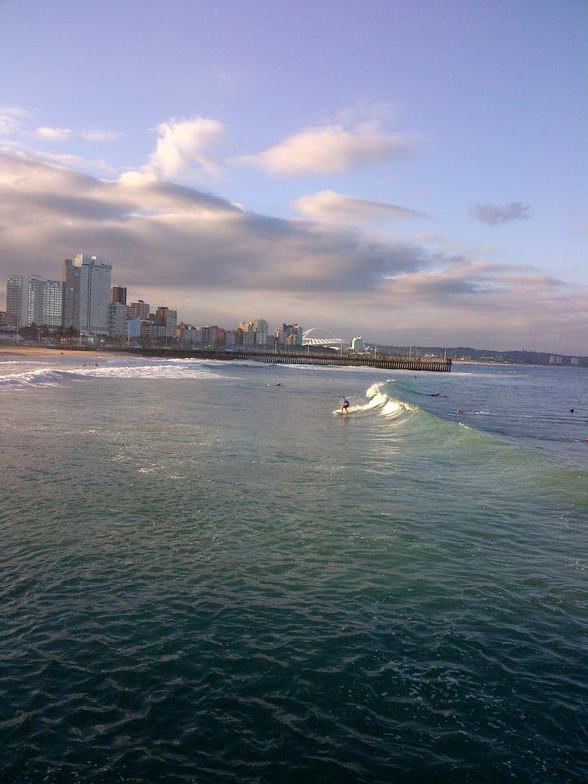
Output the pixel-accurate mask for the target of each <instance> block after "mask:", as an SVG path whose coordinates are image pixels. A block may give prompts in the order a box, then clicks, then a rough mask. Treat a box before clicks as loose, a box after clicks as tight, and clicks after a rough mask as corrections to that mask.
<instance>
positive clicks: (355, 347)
mask: <svg viewBox="0 0 588 784" xmlns="http://www.w3.org/2000/svg"><path fill="white" fill-rule="evenodd" d="M351 350H352V351H358V352H362V351H364V350H365V347H364V344H363V338H362V337H358V338H353V339H352V340H351Z"/></svg>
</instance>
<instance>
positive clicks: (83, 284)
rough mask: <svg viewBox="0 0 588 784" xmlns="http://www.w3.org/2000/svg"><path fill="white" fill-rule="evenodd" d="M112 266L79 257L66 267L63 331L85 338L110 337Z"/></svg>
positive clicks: (93, 259) (66, 261)
mask: <svg viewBox="0 0 588 784" xmlns="http://www.w3.org/2000/svg"><path fill="white" fill-rule="evenodd" d="M111 275H112V264H109V263H108V262H106V261H103V260H102V259H100V258H99V257H98V256H89V255H88V254H86V253H78V255H77V256H76V257H75V258H74V259H66V260H65V262H64V265H63V315H62V324H63V326H64V327H66V328H67V327H74V328H75V329H77V330H79V331H80V332H81V333H83V334H87V335H92V334H107V333H108V305H109V304H110V288H111V286H110V280H111Z"/></svg>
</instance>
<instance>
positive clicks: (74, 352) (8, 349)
mask: <svg viewBox="0 0 588 784" xmlns="http://www.w3.org/2000/svg"><path fill="white" fill-rule="evenodd" d="M51 353H53V354H57V355H59V356H61V355H63V356H64V357H73V356H79V355H80V354H93V355H95V354H100V356H104V357H114V356H118V355H120V354H121V353H123V354H126V353H127V352H119V351H116V352H115V351H104V350H102V349H95V348H79V349H73V348H64V347H63V346H12V345H4V346H3V345H0V357H1V356H3V355H13V356H14V355H17V356H35V355H39V354H51Z"/></svg>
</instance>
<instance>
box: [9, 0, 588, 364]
mask: <svg viewBox="0 0 588 784" xmlns="http://www.w3.org/2000/svg"><path fill="white" fill-rule="evenodd" d="M29 6H30V3H28V2H23V3H21V4H18V5H17V4H12V5H11V6H10V7H9V9H8V12H7V14H6V15H5V25H4V31H3V41H2V43H3V51H4V52H5V60H6V65H7V67H6V71H7V78H6V90H5V92H4V95H3V98H2V99H1V100H2V104H3V106H2V107H1V108H0V189H1V194H2V199H3V202H4V205H5V209H4V210H3V211H2V214H1V216H0V231H2V235H3V240H2V242H1V244H0V275H2V277H3V278H4V279H6V278H7V277H8V276H9V275H11V274H25V275H35V274H36V275H41V276H44V277H47V278H50V277H51V276H52V274H53V273H52V272H51V270H52V268H53V265H54V264H55V259H59V258H63V257H65V256H67V255H68V254H69V253H70V252H71V249H72V248H80V247H85V248H88V249H90V250H92V252H96V253H98V254H100V255H102V256H104V258H107V259H111V260H112V261H113V263H115V264H116V266H117V270H118V272H117V278H118V279H120V280H121V281H124V285H125V286H128V288H129V290H133V291H135V290H137V291H141V292H142V295H143V296H144V298H145V299H146V300H147V301H156V300H157V301H162V302H167V303H168V304H169V305H170V306H173V307H174V308H176V309H177V310H178V311H179V312H181V313H182V314H183V316H184V317H185V319H186V320H187V321H193V320H195V319H198V320H200V321H202V322H204V323H212V324H215V323H230V322H231V321H235V320H238V319H239V318H241V314H242V313H243V312H248V313H263V314H264V316H265V317H267V318H268V319H270V320H271V321H273V322H274V323H280V322H281V321H282V320H283V319H289V320H298V321H299V322H301V323H304V324H305V325H308V326H316V327H322V328H328V329H331V330H333V331H334V332H335V333H336V334H339V333H341V332H343V331H345V332H346V334H348V335H349V336H352V335H360V334H363V335H366V334H369V335H370V338H371V339H372V340H374V341H377V342H381V343H383V344H386V343H390V342H394V343H398V344H406V345H408V344H415V345H437V344H440V345H443V344H447V345H477V346H481V347H482V346H495V347H496V348H498V349H503V350H509V349H517V348H521V347H523V346H525V347H530V348H533V349H535V350H548V351H556V352H564V353H581V354H585V353H586V346H587V345H588V326H587V323H588V319H587V313H586V302H587V300H588V269H587V267H586V264H585V258H586V255H587V253H588V247H587V240H588V223H587V222H586V221H587V215H588V194H587V192H586V186H585V183H584V180H583V177H582V166H583V162H584V161H585V153H584V152H583V149H584V141H583V140H584V139H585V136H586V130H587V129H588V115H587V112H586V109H585V107H584V104H583V102H582V100H580V97H581V93H580V90H581V87H580V82H581V79H579V78H578V74H581V73H585V72H586V70H587V68H588V61H587V56H586V50H585V47H584V46H583V31H585V30H586V26H587V21H588V12H587V9H586V7H585V5H583V4H582V3H580V2H574V1H573V0H570V1H569V2H566V3H564V4H561V5H560V6H558V10H557V13H556V12H555V11H554V10H553V9H552V8H550V7H549V6H548V5H537V4H536V3H532V2H526V1H524V0H522V1H521V2H518V3H515V4H510V3H504V2H500V3H497V4H492V5H486V4H484V5H483V4H478V3H466V2H454V3H452V4H446V5H445V4H444V5H443V6H441V5H440V4H437V3H434V2H429V1H428V0H423V1H422V2H417V3H408V2H398V3H395V4H388V3H374V4H373V5H371V6H370V7H369V9H368V10H366V9H365V6H363V5H362V4H360V3H358V2H349V3H346V4H340V3H335V2H330V1H329V0H325V2H322V3H320V4H318V5H311V4H310V3H302V4H301V5H300V6H299V8H298V13H297V14H294V12H293V10H292V8H291V7H290V6H289V5H288V4H287V3H281V2H278V3H269V2H264V1H262V2H260V3H257V4H255V5H254V6H252V7H251V8H250V9H248V10H247V12H245V11H244V9H243V8H242V7H241V6H240V4H238V3H236V2H230V1H228V0H225V2H223V3H221V4H213V3H212V2H208V0H205V1H203V2H202V3H199V4H198V5H197V7H196V6H193V5H191V4H185V3H178V2H172V3H171V5H170V8H169V9H168V11H166V13H165V15H164V14H163V13H162V12H160V10H159V9H158V7H157V5H156V4H153V3H149V2H148V3H146V4H141V5H140V6H139V5H138V4H136V3H135V2H129V3H128V4H125V5H124V7H123V8H121V7H119V6H115V4H114V3H112V2H110V1H109V0H106V2H105V3H103V4H101V5H100V6H98V5H96V4H92V3H90V4H87V5H85V6H84V8H76V9H75V10H72V8H71V7H70V6H69V5H68V4H66V3H59V2H58V3H56V4H52V7H51V9H48V8H43V7H41V8H39V7H35V13H34V14H31V13H29V12H28V8H29ZM49 21H51V24H52V26H53V27H54V28H55V31H56V33H55V36H52V37H48V36H47V35H46V29H47V25H48V24H49ZM82 32H83V33H84V34H83V35H80V33H82ZM88 40H91V41H92V46H90V47H89V46H88ZM262 41H263V44H264V45H263V46H262ZM65 42H67V45H65ZM123 44H124V45H123ZM368 44H369V45H368ZM145 51H148V52H149V53H150V56H149V57H144V56H143V54H144V52H145ZM121 58H122V59H121ZM72 61H75V62H76V64H77V65H76V68H75V69H72V68H71V63H72ZM39 62H42V63H43V68H42V69H40V68H39ZM553 63H557V67H554V66H553ZM123 64H124V67H123ZM474 72H475V74H476V77H475V80H473V78H472V73H474ZM121 74H124V78H120V75H121ZM33 76H34V78H33ZM130 107H132V111H131V109H130Z"/></svg>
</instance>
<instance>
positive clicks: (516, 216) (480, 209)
mask: <svg viewBox="0 0 588 784" xmlns="http://www.w3.org/2000/svg"><path fill="white" fill-rule="evenodd" d="M472 213H473V215H474V217H475V218H477V219H478V220H479V221H481V222H482V223H487V224H488V225H489V226H498V225H499V224H501V223H508V222H509V221H513V220H526V219H527V218H528V217H529V205H528V204H523V202H522V201H513V202H511V203H510V204H504V205H500V204H490V203H489V202H487V203H485V204H477V205H476V206H475V207H474V209H473V210H472Z"/></svg>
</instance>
